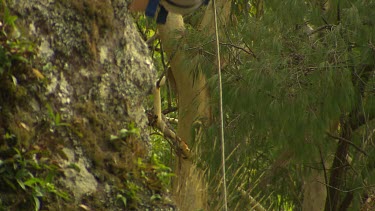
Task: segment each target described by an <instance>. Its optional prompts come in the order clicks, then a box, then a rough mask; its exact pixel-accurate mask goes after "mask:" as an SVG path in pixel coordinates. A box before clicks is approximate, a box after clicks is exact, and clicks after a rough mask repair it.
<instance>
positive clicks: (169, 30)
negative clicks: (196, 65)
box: [159, 13, 210, 210]
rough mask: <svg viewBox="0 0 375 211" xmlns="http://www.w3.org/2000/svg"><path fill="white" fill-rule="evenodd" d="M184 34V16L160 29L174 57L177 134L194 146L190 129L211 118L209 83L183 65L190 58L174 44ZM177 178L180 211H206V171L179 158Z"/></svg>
mask: <svg viewBox="0 0 375 211" xmlns="http://www.w3.org/2000/svg"><path fill="white" fill-rule="evenodd" d="M183 31H184V22H183V19H182V16H181V15H176V14H173V13H170V14H169V15H168V18H167V22H166V24H165V25H160V26H159V32H160V38H161V40H162V43H163V46H164V49H165V51H166V53H167V54H168V55H169V56H170V57H171V58H170V59H171V61H170V65H171V69H172V74H173V77H174V80H175V83H176V88H177V93H178V113H179V116H178V120H179V124H178V128H177V135H178V136H179V137H180V138H181V139H182V140H183V141H185V142H186V143H187V144H188V145H190V144H191V139H192V136H191V128H192V127H191V126H192V124H193V122H194V121H196V120H198V119H208V118H209V116H210V110H209V106H208V90H207V88H206V80H205V78H204V76H203V75H201V74H199V75H198V77H197V78H196V79H195V80H194V82H193V78H192V75H191V71H192V69H191V68H190V67H191V66H193V65H190V66H189V67H184V65H182V63H183V62H184V61H185V60H186V59H189V58H187V57H186V56H185V54H184V53H183V51H181V50H180V49H178V46H176V45H173V43H177V42H176V41H177V40H178V39H179V38H180V36H181V33H182V32H183ZM176 173H177V178H176V179H175V181H174V184H173V192H174V197H175V202H176V203H177V205H178V206H179V208H180V209H181V210H199V209H205V210H206V209H207V204H206V203H207V200H206V198H207V197H206V186H205V182H204V177H203V171H202V170H201V169H197V168H196V167H195V165H194V164H193V162H192V161H191V160H185V159H182V158H179V161H178V164H177V168H176Z"/></svg>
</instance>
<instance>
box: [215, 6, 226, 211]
mask: <svg viewBox="0 0 375 211" xmlns="http://www.w3.org/2000/svg"><path fill="white" fill-rule="evenodd" d="M212 7H213V11H214V21H215V35H216V55H217V74H218V77H219V107H220V140H221V162H222V170H223V172H222V173H223V193H224V210H225V211H227V210H228V200H227V183H226V178H225V177H226V176H225V146H224V143H225V141H224V115H223V85H222V82H221V61H220V42H219V30H218V24H217V9H216V0H212Z"/></svg>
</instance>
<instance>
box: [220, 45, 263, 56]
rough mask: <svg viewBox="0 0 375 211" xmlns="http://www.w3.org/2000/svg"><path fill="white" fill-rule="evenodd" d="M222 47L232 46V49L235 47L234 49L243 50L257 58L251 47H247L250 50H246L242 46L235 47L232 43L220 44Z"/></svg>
mask: <svg viewBox="0 0 375 211" xmlns="http://www.w3.org/2000/svg"><path fill="white" fill-rule="evenodd" d="M220 45H224V46H230V47H233V48H237V49H239V50H242V51H243V52H245V53H247V54H249V55H251V56H253V57H254V58H255V59H256V58H257V57H256V55H255V53H254V52H253V51H252V50H251V49H250V48H249V47H247V46H246V47H247V48H249V50H246V49H245V48H242V47H240V46H237V45H234V44H231V43H224V42H220Z"/></svg>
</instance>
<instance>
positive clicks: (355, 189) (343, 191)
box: [317, 180, 375, 193]
mask: <svg viewBox="0 0 375 211" xmlns="http://www.w3.org/2000/svg"><path fill="white" fill-rule="evenodd" d="M317 182H318V183H320V184H322V185H325V186H327V187H329V188H331V189H335V190H337V191H339V192H341V193H350V192H354V191H357V190H361V189H367V188H373V187H375V185H369V186H362V187H356V188H353V189H350V190H341V189H340V188H336V187H333V186H332V185H329V184H327V183H324V182H320V181H319V180H317Z"/></svg>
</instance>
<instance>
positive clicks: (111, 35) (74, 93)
mask: <svg viewBox="0 0 375 211" xmlns="http://www.w3.org/2000/svg"><path fill="white" fill-rule="evenodd" d="M8 6H9V7H10V8H11V9H12V10H13V11H14V12H15V14H16V15H17V16H18V18H19V20H20V21H21V22H22V25H23V26H24V27H25V28H24V31H28V32H29V35H30V37H31V38H32V39H33V38H34V40H35V42H36V43H38V45H39V46H38V49H39V53H38V57H39V59H40V64H41V65H43V66H42V69H43V74H45V76H46V77H47V78H48V79H49V80H50V83H49V84H48V87H47V90H46V96H47V97H49V98H54V99H56V101H54V103H55V106H56V107H58V109H59V111H60V112H61V113H62V114H63V115H64V118H65V119H66V120H69V119H71V118H73V116H74V114H75V113H77V112H76V111H75V109H74V106H75V105H76V104H86V103H90V102H92V103H93V104H94V106H95V108H96V109H99V110H100V112H104V113H105V114H108V116H110V117H112V116H113V117H114V119H117V120H118V122H119V123H120V124H121V123H126V122H128V121H129V118H130V119H131V121H134V122H136V123H137V125H138V127H144V126H145V125H146V116H145V114H144V111H143V110H142V109H143V108H142V102H143V100H144V97H145V96H146V95H147V94H149V92H150V90H151V88H152V85H153V83H154V81H155V76H156V72H155V69H154V68H153V65H152V59H151V58H150V56H149V54H148V51H147V47H146V45H145V43H144V42H143V41H142V40H141V37H140V36H139V34H138V32H137V29H136V28H135V25H134V20H133V18H132V17H131V15H130V14H129V13H128V11H127V3H126V1H123V0H113V1H109V0H103V1H98V0H78V1H76V0H64V1H58V0H56V1H54V0H28V1H23V0H13V1H9V3H8ZM78 113H79V112H78ZM142 137H144V140H145V141H146V140H147V134H143V135H142Z"/></svg>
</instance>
